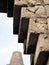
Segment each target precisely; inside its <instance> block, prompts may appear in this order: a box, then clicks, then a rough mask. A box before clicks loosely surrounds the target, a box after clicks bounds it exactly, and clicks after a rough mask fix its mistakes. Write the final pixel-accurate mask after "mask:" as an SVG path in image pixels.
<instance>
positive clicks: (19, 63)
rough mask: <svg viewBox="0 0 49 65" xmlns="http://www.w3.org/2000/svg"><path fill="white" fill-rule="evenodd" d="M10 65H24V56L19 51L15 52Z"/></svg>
mask: <svg viewBox="0 0 49 65" xmlns="http://www.w3.org/2000/svg"><path fill="white" fill-rule="evenodd" d="M9 65H24V64H23V59H22V54H21V52H19V51H15V52H14V53H13V55H12V58H11V61H10V64H9Z"/></svg>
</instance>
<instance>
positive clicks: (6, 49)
mask: <svg viewBox="0 0 49 65" xmlns="http://www.w3.org/2000/svg"><path fill="white" fill-rule="evenodd" d="M14 51H20V52H21V53H22V57H23V62H24V65H30V56H29V55H24V54H23V51H24V49H23V43H18V35H13V18H8V17H7V14H5V13H0V65H6V64H9V63H10V59H11V57H12V53H13V52H14Z"/></svg>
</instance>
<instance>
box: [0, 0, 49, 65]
mask: <svg viewBox="0 0 49 65" xmlns="http://www.w3.org/2000/svg"><path fill="white" fill-rule="evenodd" d="M4 5H5V3H4ZM6 5H7V7H6ZM6 5H5V7H4V6H3V8H4V9H5V8H7V9H5V10H6V12H7V16H8V17H12V16H13V34H14V35H16V34H18V42H19V43H24V54H30V61H31V65H49V0H7V2H6ZM1 7H2V6H1ZM3 8H2V9H0V11H1V10H2V11H3V12H5V10H3Z"/></svg>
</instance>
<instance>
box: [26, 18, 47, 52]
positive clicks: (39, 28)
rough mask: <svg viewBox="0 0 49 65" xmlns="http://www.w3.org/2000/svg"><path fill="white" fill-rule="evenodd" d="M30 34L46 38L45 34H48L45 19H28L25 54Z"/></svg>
mask: <svg viewBox="0 0 49 65" xmlns="http://www.w3.org/2000/svg"><path fill="white" fill-rule="evenodd" d="M35 22H36V23H35ZM31 32H32V33H40V34H43V37H44V38H45V37H47V34H48V33H47V32H48V24H47V19H45V18H37V19H36V21H35V19H34V18H31V19H30V22H29V28H28V34H27V41H26V52H27V48H28V43H29V36H30V34H31Z"/></svg>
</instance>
